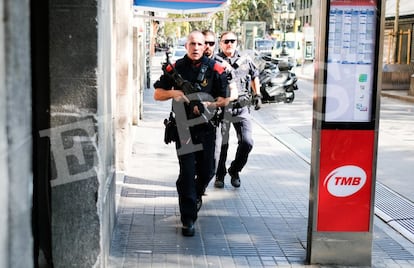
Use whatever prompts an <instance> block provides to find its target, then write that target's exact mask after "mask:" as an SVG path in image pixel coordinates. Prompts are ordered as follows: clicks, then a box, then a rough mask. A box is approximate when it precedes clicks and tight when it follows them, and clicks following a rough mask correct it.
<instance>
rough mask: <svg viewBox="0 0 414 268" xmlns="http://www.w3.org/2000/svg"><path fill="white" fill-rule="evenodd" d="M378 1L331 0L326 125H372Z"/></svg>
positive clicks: (325, 104) (325, 107)
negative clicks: (335, 123) (355, 123)
mask: <svg viewBox="0 0 414 268" xmlns="http://www.w3.org/2000/svg"><path fill="white" fill-rule="evenodd" d="M376 2H377V1H376V0H372V1H371V0H331V1H330V5H329V10H328V14H329V18H328V20H329V21H328V37H327V48H328V52H327V75H326V92H325V96H326V98H325V103H324V121H325V122H371V121H372V120H373V110H374V109H375V107H372V106H373V104H374V101H373V96H375V92H374V90H373V88H374V86H375V85H374V78H375V77H376V75H375V74H374V70H375V69H376V55H375V54H376V51H377V49H376V45H375V44H376V41H377V40H376V36H377V33H376V29H377V24H378V22H377V19H378V17H377V3H376Z"/></svg>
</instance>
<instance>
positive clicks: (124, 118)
mask: <svg viewBox="0 0 414 268" xmlns="http://www.w3.org/2000/svg"><path fill="white" fill-rule="evenodd" d="M132 6H133V2H132V0H130V1H117V2H116V6H115V7H114V8H115V10H114V11H115V13H114V14H115V17H114V20H115V25H114V29H115V36H116V63H115V66H116V102H117V103H116V114H115V126H116V167H117V170H118V171H124V170H125V168H126V166H127V164H128V158H129V155H130V148H131V146H130V143H131V139H130V132H131V125H132V101H133V90H132Z"/></svg>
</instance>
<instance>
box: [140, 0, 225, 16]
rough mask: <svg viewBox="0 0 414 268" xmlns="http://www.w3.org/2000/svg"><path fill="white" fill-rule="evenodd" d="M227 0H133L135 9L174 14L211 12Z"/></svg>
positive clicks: (221, 7) (218, 9)
mask: <svg viewBox="0 0 414 268" xmlns="http://www.w3.org/2000/svg"><path fill="white" fill-rule="evenodd" d="M226 2H227V0H198V1H197V0H134V8H135V10H137V11H153V12H165V13H174V14H190V13H211V12H217V11H220V10H223V9H224V8H225V7H226Z"/></svg>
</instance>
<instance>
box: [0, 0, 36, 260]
mask: <svg viewBox="0 0 414 268" xmlns="http://www.w3.org/2000/svg"><path fill="white" fill-rule="evenodd" d="M29 7H30V5H29V1H27V0H23V1H12V0H4V1H1V3H0V14H1V15H0V81H1V82H0V267H22V268H23V267H33V238H32V229H31V208H32V194H33V192H32V189H33V174H32V127H31V106H32V102H31V74H30V64H31V63H30V22H29V19H30V16H29Z"/></svg>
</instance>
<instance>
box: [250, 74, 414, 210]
mask: <svg viewBox="0 0 414 268" xmlns="http://www.w3.org/2000/svg"><path fill="white" fill-rule="evenodd" d="M298 86H299V90H297V91H296V98H295V101H294V102H293V103H291V104H284V103H277V104H264V105H263V108H262V109H261V110H260V111H259V112H256V113H255V118H257V120H259V118H262V117H263V116H264V115H265V116H266V119H265V120H260V123H261V124H262V125H263V126H264V127H266V128H267V129H272V128H275V131H276V132H277V133H279V135H282V134H283V133H281V132H284V133H285V134H286V128H288V129H290V130H291V132H292V133H290V136H292V135H294V136H296V139H295V141H296V143H292V144H288V146H290V147H292V149H293V150H299V149H300V151H301V152H302V153H303V154H305V156H306V157H308V158H309V159H310V146H311V138H312V137H311V136H312V101H313V99H312V96H313V82H311V81H307V80H303V79H299V81H298ZM263 114H264V115H263ZM269 119H271V120H269ZM278 126H279V127H278ZM278 128H279V129H278ZM282 128H284V131H282V130H281V129H282ZM413 129H414V105H413V104H412V103H407V102H403V101H399V100H395V99H390V98H384V97H382V98H381V104H380V124H379V139H378V155H377V181H378V182H380V183H382V184H384V185H386V186H387V187H389V188H390V189H392V190H394V191H396V192H397V193H398V194H400V195H401V196H403V197H405V198H407V199H408V200H410V201H411V202H413V201H414V182H412V174H413V173H414V165H413V163H414V162H413V161H414V154H413V151H414V137H413V134H412V130H413ZM295 134H297V135H295ZM300 137H302V138H303V140H302V141H299V139H300ZM307 145H308V146H309V147H308V148H306V146H307ZM300 146H303V147H304V148H298V147H300Z"/></svg>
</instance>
